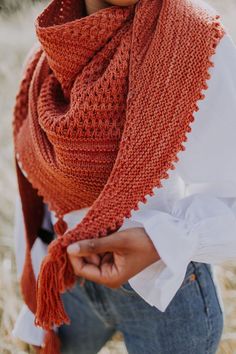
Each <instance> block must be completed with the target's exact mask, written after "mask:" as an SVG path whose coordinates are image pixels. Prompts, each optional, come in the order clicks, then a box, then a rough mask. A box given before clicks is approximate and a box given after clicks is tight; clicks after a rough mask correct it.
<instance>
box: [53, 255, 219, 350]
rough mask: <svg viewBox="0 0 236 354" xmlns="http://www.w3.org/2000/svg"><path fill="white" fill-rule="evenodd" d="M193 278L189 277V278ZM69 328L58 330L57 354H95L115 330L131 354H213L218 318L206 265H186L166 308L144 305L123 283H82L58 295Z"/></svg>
mask: <svg viewBox="0 0 236 354" xmlns="http://www.w3.org/2000/svg"><path fill="white" fill-rule="evenodd" d="M193 274H194V276H193ZM63 302H64V305H65V308H66V310H67V312H68V314H69V316H70V318H71V324H70V325H63V326H61V327H60V328H59V336H60V338H61V341H62V353H63V354H95V353H97V352H98V351H99V350H100V349H101V348H102V347H103V346H104V345H105V343H106V341H107V340H108V339H110V338H111V336H112V335H113V334H114V333H115V332H116V331H117V330H119V331H121V332H122V333H123V336H124V341H125V345H126V347H127V350H128V353H131V354H155V353H157V354H172V353H173V354H213V353H216V350H217V347H218V345H219V341H220V338H221V334H222V330H223V314H222V309H221V306H220V304H219V299H218V295H217V293H216V289H215V285H214V283H213V280H212V274H211V269H210V266H209V265H207V264H204V263H195V262H191V263H190V264H189V266H188V269H187V272H186V276H185V280H184V282H183V283H182V285H181V287H180V289H179V290H178V292H177V294H176V295H175V297H174V299H173V300H172V302H171V303H170V305H169V306H168V308H167V310H166V311H165V312H164V313H162V312H160V311H159V310H158V309H157V308H155V307H153V306H150V305H149V304H147V303H146V302H145V301H144V300H143V299H142V298H141V297H140V296H139V295H138V294H137V293H136V292H135V291H134V290H133V289H132V288H131V286H130V285H129V283H125V284H124V285H123V286H122V287H121V288H119V289H110V288H107V287H105V286H101V285H98V284H95V283H93V282H90V281H86V282H85V284H84V286H81V285H79V283H77V284H76V286H75V287H74V288H73V289H72V290H70V291H68V292H66V293H65V294H63Z"/></svg>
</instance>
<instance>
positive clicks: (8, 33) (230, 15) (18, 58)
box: [0, 0, 236, 354]
mask: <svg viewBox="0 0 236 354" xmlns="http://www.w3.org/2000/svg"><path fill="white" fill-rule="evenodd" d="M14 1H15V0H8V2H6V1H5V3H7V4H8V5H12V4H13V5H14ZM210 2H211V3H212V4H213V5H215V6H216V7H218V8H219V10H220V11H221V13H222V14H223V16H224V20H225V24H226V26H227V27H228V28H229V30H230V32H231V33H232V36H233V37H234V38H235V39H236V24H235V22H234V21H235V15H236V4H235V2H234V0H224V2H223V1H222V0H211V1H210ZM25 4H26V5H25V6H24V7H23V8H22V10H21V11H19V12H17V13H15V14H14V15H12V16H10V17H3V16H0V48H1V50H0V83H1V85H0V113H1V129H0V151H1V155H0V171H1V174H0V176H1V177H0V195H1V199H0V274H1V276H0V353H1V354H24V353H29V348H26V347H25V346H22V349H20V348H19V347H17V346H16V345H15V344H14V343H13V340H12V338H11V330H12V327H13V323H14V320H15V318H16V316H17V313H18V311H19V309H20V306H21V300H20V297H19V291H18V287H17V280H16V275H15V263H14V255H13V248H14V242H13V220H14V196H15V194H16V183H15V182H16V181H15V175H14V172H13V167H14V166H13V157H12V156H13V153H12V136H11V115H12V106H13V102H14V97H15V94H16V91H17V85H18V82H19V79H20V71H21V65H22V62H23V58H24V57H25V55H26V52H27V51H28V49H29V47H30V46H31V44H32V43H33V41H34V30H33V19H34V18H35V17H36V14H37V13H38V12H39V11H40V10H41V8H42V4H41V5H37V6H34V7H33V6H29V5H28V3H27V2H25ZM0 5H1V0H0ZM217 274H218V277H219V279H220V284H221V288H222V294H223V299H224V306H225V315H226V322H225V332H224V336H223V339H222V343H221V348H220V353H221V354H223V353H225V354H233V353H236V301H235V297H236V277H235V275H236V265H235V264H227V265H225V266H224V267H217ZM102 353H103V354H108V353H117V354H118V353H120V354H121V353H123V354H124V353H126V351H125V349H124V346H123V344H122V342H121V341H120V340H119V339H118V340H115V341H112V342H111V343H109V344H108V346H107V347H106V348H104V349H103V350H102ZM186 354H187V353H186Z"/></svg>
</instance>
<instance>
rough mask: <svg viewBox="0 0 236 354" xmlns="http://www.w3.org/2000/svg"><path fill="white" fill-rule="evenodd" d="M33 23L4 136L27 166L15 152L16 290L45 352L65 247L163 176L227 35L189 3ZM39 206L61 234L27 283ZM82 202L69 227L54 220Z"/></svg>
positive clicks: (167, 1)
mask: <svg viewBox="0 0 236 354" xmlns="http://www.w3.org/2000/svg"><path fill="white" fill-rule="evenodd" d="M35 27H36V34H37V37H38V40H39V42H40V45H39V48H38V49H37V50H36V51H35V52H34V53H33V54H32V55H31V56H30V58H29V59H28V62H27V65H26V67H25V70H24V74H23V78H22V80H21V83H20V88H19V91H18V94H17V97H16V103H15V107H14V119H13V137H14V146H15V156H16V157H17V159H18V160H19V161H20V163H21V165H22V167H23V170H24V171H25V172H26V174H23V173H22V170H21V169H20V168H19V165H18V163H17V159H16V171H17V177H18V186H19V191H20V197H21V201H22V209H23V215H24V223H25V236H26V242H27V249H26V256H25V264H24V270H23V275H22V278H21V289H22V294H23V297H24V300H25V302H26V304H27V305H28V307H29V308H30V309H31V311H32V312H33V313H35V314H36V317H35V323H36V324H37V325H39V326H41V327H43V328H44V329H46V330H48V333H47V334H48V337H47V338H48V340H47V344H46V346H45V348H44V349H42V350H43V353H49V352H50V353H51V354H52V353H58V352H59V349H58V348H57V346H56V344H55V342H53V335H54V331H53V328H54V326H55V325H56V326H59V325H61V324H62V323H69V318H68V316H67V314H66V312H65V310H64V307H63V304H62V301H61V297H60V293H62V292H65V291H66V290H67V289H69V288H70V287H72V286H73V285H74V284H75V281H76V277H75V275H74V274H73V270H72V267H71V265H70V262H69V260H68V257H67V253H66V247H67V246H68V245H69V244H71V243H73V242H75V241H78V240H82V239H88V238H97V237H103V236H106V235H109V234H111V233H113V232H114V231H116V230H118V229H119V227H120V226H121V225H122V223H123V220H124V218H128V217H130V216H131V212H132V210H137V209H138V204H139V203H140V202H144V203H145V201H146V196H147V195H152V194H153V189H154V188H156V187H157V188H160V187H161V186H162V184H161V180H162V179H166V178H168V171H169V170H170V169H174V168H175V163H177V161H178V157H177V154H178V152H179V151H181V150H184V149H185V147H184V145H183V142H185V141H186V140H187V133H188V132H190V131H191V127H190V125H191V122H193V120H194V118H193V114H194V112H195V111H197V110H198V106H197V101H198V100H201V99H203V98H204V94H203V90H206V89H207V83H206V81H207V80H208V79H209V78H210V74H209V68H210V67H211V66H213V63H212V61H211V57H212V55H213V54H214V53H215V48H216V46H217V44H218V43H219V41H220V39H221V38H222V36H223V34H224V30H223V28H222V26H221V24H220V23H219V16H217V15H215V14H214V13H211V11H210V10H208V9H205V8H204V6H203V5H202V4H201V5H200V6H199V1H198V2H195V1H191V0H140V1H139V2H138V3H137V4H136V5H131V6H125V7H121V6H110V7H108V8H105V9H101V10H99V11H98V12H96V13H94V14H91V15H89V16H88V15H86V11H85V4H84V2H83V1H82V0H53V1H51V3H50V4H49V5H48V7H47V8H46V9H45V10H44V11H43V12H42V13H41V14H40V15H39V16H38V18H37V19H36V21H35ZM44 203H46V204H47V205H48V207H49V209H50V210H51V211H54V212H55V214H56V216H57V217H58V222H57V223H56V225H55V226H54V229H55V233H56V234H57V236H58V237H57V238H56V239H55V240H54V241H53V242H51V243H50V245H49V248H48V255H47V256H46V257H45V259H44V260H43V262H42V265H41V270H40V274H39V277H38V279H37V282H36V280H35V277H34V273H33V268H32V261H31V257H30V250H31V248H32V245H33V243H34V241H35V239H36V237H37V232H38V230H39V228H40V226H41V224H42V218H43V206H44ZM88 206H89V207H90V209H89V211H88V213H87V215H86V216H85V217H84V219H83V220H82V222H81V223H79V224H78V225H77V226H76V227H75V228H73V229H70V230H68V229H67V225H66V222H65V221H64V220H63V215H64V214H66V213H68V212H70V211H72V210H77V209H80V208H83V207H88ZM78 316H79V314H78ZM54 339H55V338H54ZM50 343H51V344H50Z"/></svg>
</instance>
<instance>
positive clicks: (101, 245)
mask: <svg viewBox="0 0 236 354" xmlns="http://www.w3.org/2000/svg"><path fill="white" fill-rule="evenodd" d="M123 243H124V241H123V240H122V239H121V237H120V235H119V232H117V233H114V234H112V235H110V236H107V237H102V238H98V239H90V240H82V241H79V242H75V243H73V244H71V245H69V246H68V247H67V252H68V254H69V255H73V256H80V257H85V256H89V255H91V254H94V253H95V254H96V253H104V252H114V251H116V250H117V249H119V248H120V247H122V246H124V244H123Z"/></svg>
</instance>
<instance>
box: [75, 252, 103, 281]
mask: <svg viewBox="0 0 236 354" xmlns="http://www.w3.org/2000/svg"><path fill="white" fill-rule="evenodd" d="M70 262H71V265H72V267H73V270H74V273H75V275H77V276H79V277H83V278H86V279H88V280H91V281H95V282H97V283H98V282H101V279H100V278H101V272H100V268H99V267H98V266H97V265H94V264H91V263H86V262H85V261H84V259H83V258H81V257H73V256H70Z"/></svg>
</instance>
